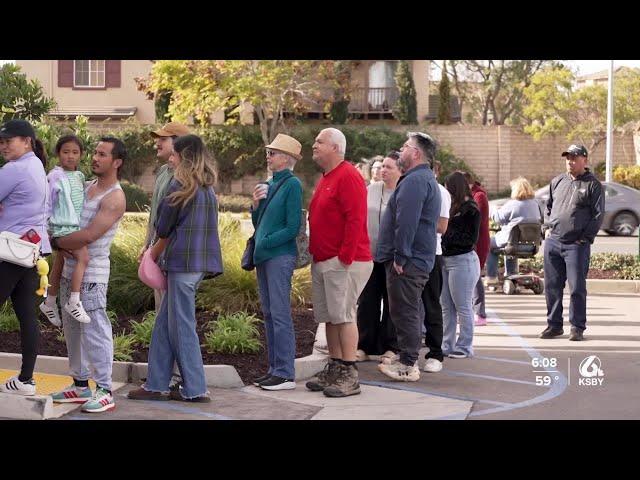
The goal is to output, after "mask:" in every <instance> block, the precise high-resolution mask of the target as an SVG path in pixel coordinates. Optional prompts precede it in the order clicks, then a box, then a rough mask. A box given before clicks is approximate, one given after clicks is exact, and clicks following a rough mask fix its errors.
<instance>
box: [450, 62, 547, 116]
mask: <svg viewBox="0 0 640 480" xmlns="http://www.w3.org/2000/svg"><path fill="white" fill-rule="evenodd" d="M554 64H555V62H553V61H551V60H449V67H450V68H449V69H448V73H449V74H450V76H451V78H452V80H453V84H454V87H455V90H456V93H457V94H458V99H459V102H460V108H461V109H462V105H463V104H467V105H468V106H469V109H470V110H471V111H472V112H473V116H474V118H478V119H479V121H480V122H481V123H482V125H488V124H489V123H493V124H494V125H520V124H521V122H522V108H523V104H524V102H523V89H524V88H526V87H528V86H529V84H530V83H531V78H532V77H533V75H535V74H536V73H537V72H538V71H539V70H541V69H542V68H544V67H546V66H549V65H554Z"/></svg>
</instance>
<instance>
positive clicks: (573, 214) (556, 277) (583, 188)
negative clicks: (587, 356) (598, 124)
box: [540, 145, 604, 341]
mask: <svg viewBox="0 0 640 480" xmlns="http://www.w3.org/2000/svg"><path fill="white" fill-rule="evenodd" d="M562 156H563V157H565V158H566V163H567V173H563V174H561V175H558V176H557V177H556V178H554V179H553V180H551V184H550V185H549V200H548V201H547V208H546V212H545V220H546V221H545V228H546V231H545V237H546V239H547V240H546V241H545V245H544V282H545V296H546V299H547V323H548V327H547V328H546V329H545V330H544V331H543V332H542V334H541V335H540V338H553V337H557V336H559V335H562V334H564V330H563V329H562V295H563V292H564V284H565V282H566V281H567V280H568V281H569V291H570V292H571V300H570V306H569V322H570V323H571V335H570V336H569V340H574V341H580V340H584V337H583V332H584V330H585V329H586V328H587V326H586V323H587V272H588V271H589V259H590V258H589V257H590V255H591V244H592V243H593V241H594V239H595V237H596V234H597V233H598V230H600V226H601V225H602V219H603V216H604V191H603V189H602V184H601V183H600V182H599V181H598V179H597V178H596V177H595V176H594V175H593V174H592V173H591V172H590V171H589V169H588V168H587V157H588V153H587V149H586V148H585V147H584V146H583V145H571V146H570V147H569V148H567V150H566V151H564V152H562Z"/></svg>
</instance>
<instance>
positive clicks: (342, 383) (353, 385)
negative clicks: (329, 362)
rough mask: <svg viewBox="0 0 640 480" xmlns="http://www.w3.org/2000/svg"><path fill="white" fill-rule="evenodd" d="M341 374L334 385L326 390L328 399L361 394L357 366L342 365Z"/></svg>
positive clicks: (340, 367)
mask: <svg viewBox="0 0 640 480" xmlns="http://www.w3.org/2000/svg"><path fill="white" fill-rule="evenodd" d="M339 369H340V373H339V375H338V378H336V381H335V383H334V384H333V385H330V386H328V387H327V388H325V389H324V394H325V395H326V396H327V397H348V396H349V395H357V394H358V393H360V383H358V369H357V368H356V366H355V365H340V366H339Z"/></svg>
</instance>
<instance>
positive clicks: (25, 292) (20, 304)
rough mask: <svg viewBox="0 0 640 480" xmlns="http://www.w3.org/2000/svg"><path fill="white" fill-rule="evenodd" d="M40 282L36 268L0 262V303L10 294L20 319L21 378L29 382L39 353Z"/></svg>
mask: <svg viewBox="0 0 640 480" xmlns="http://www.w3.org/2000/svg"><path fill="white" fill-rule="evenodd" d="M39 283H40V279H39V277H38V272H37V271H36V269H35V268H25V267H21V266H19V265H15V264H13V263H9V262H0V305H3V304H4V302H5V301H6V300H7V299H8V298H9V297H11V303H12V304H13V310H14V311H15V312H16V317H18V321H19V322H20V345H21V347H22V368H21V370H20V380H21V381H27V380H29V379H30V378H31V377H32V376H33V369H34V367H35V365H36V357H37V356H38V342H39V340H40V325H39V324H38V316H37V314H36V290H37V289H38V286H39Z"/></svg>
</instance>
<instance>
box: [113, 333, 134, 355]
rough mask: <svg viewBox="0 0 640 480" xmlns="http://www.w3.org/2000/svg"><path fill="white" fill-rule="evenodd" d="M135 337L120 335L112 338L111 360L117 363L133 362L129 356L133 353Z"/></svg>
mask: <svg viewBox="0 0 640 480" xmlns="http://www.w3.org/2000/svg"><path fill="white" fill-rule="evenodd" d="M135 343H136V337H135V336H134V335H132V334H126V333H124V331H123V332H122V333H121V334H116V335H114V336H113V359H114V360H115V361H117V362H130V361H131V360H133V357H132V356H131V354H132V353H133V352H134V345H135Z"/></svg>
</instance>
